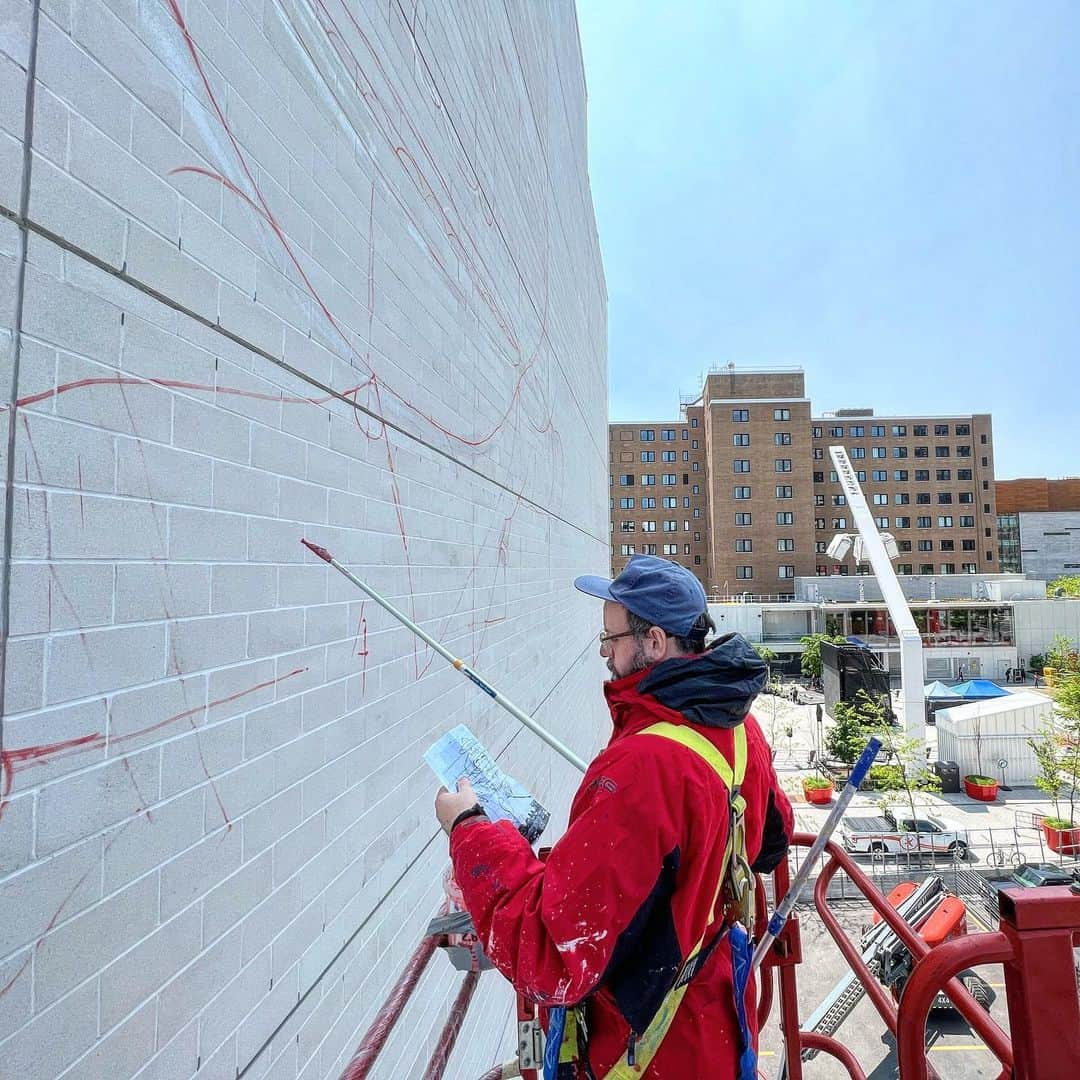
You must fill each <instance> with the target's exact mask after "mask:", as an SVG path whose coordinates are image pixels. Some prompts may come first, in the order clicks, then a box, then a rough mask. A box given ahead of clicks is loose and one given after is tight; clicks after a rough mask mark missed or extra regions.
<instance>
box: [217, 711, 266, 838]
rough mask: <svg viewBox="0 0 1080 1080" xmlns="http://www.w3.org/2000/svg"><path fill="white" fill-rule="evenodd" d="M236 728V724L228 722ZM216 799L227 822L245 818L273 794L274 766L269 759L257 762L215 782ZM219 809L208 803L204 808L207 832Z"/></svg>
mask: <svg viewBox="0 0 1080 1080" xmlns="http://www.w3.org/2000/svg"><path fill="white" fill-rule="evenodd" d="M229 723H230V724H235V725H238V724H239V723H240V721H239V720H230V721H229ZM215 786H216V787H217V791H218V795H219V796H220V798H221V802H222V804H223V805H224V807H225V812H226V814H227V815H228V817H229V820H230V821H237V820H238V819H240V818H241V817H244V816H245V815H246V814H247V813H248V812H249V811H250V810H252V809H253V808H254V807H256V806H259V804H260V803H263V802H265V801H266V800H267V799H269V798H270V797H271V796H272V795H273V794H274V763H273V760H272V759H271V758H269V757H261V758H256V759H255V760H254V761H248V762H245V763H244V764H243V765H240V766H239V767H238V768H235V769H233V770H232V771H231V772H227V773H225V774H223V775H222V776H219V777H217V778H216V779H215ZM219 814H220V808H219V807H217V806H212V805H210V804H209V803H208V804H207V808H206V829H207V831H209V830H210V829H212V828H214V827H215V826H216V825H217V823H218V821H219V820H220V818H219Z"/></svg>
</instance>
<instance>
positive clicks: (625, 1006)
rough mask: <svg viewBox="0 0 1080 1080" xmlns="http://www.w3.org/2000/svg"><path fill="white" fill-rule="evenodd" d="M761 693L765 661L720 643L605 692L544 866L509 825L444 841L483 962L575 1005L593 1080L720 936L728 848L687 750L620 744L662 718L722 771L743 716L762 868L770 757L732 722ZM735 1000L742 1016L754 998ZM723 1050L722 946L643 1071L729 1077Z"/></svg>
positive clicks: (724, 807) (703, 777)
mask: <svg viewBox="0 0 1080 1080" xmlns="http://www.w3.org/2000/svg"><path fill="white" fill-rule="evenodd" d="M763 683H764V665H763V664H762V663H761V661H760V660H759V659H758V658H757V655H756V654H755V653H754V652H753V650H752V649H750V647H749V645H748V644H747V643H746V642H745V641H744V640H743V639H742V638H739V637H736V636H734V635H732V636H729V637H728V638H726V639H721V641H720V642H718V643H717V646H716V647H714V648H712V649H710V650H709V651H707V652H705V653H703V654H701V655H700V656H694V657H687V658H678V659H673V660H667V661H664V662H662V663H660V664H657V665H654V666H653V667H651V668H648V669H646V670H644V671H639V672H635V673H633V674H631V675H627V676H626V677H625V678H622V679H618V680H615V681H612V682H609V683H607V684H605V687H604V693H605V696H606V698H607V701H608V707H609V708H610V710H611V718H612V724H613V729H614V730H613V731H612V735H611V740H610V741H609V743H608V745H607V747H606V748H605V749H604V750H603V751H602V752H601V753H600V754H599V755H598V756H597V757H596V759H595V760H594V761H593V763H592V764H591V765H590V767H589V770H588V772H587V773H586V774H585V779H584V781H583V783H582V785H581V787H580V788H579V789H578V792H577V795H576V796H575V797H574V802H573V805H572V807H571V810H570V824H569V827H568V829H567V831H566V834H565V835H564V836H563V837H562V839H560V840H559V841H558V843H556V844H555V846H554V847H553V848H552V850H551V853H550V855H549V856H548V859H547V862H546V863H544V862H541V861H540V860H539V859H537V858H536V856H535V855H534V854H533V852H532V849H531V848H530V847H529V845H528V843H526V841H525V840H524V839H523V837H521V836H520V835H519V834H518V833H517V832H516V830H515V829H514V828H513V827H512V826H511V825H510V824H509V823H508V822H501V823H499V824H492V823H490V822H486V821H484V820H483V819H478V820H476V821H474V822H471V823H469V824H468V825H464V826H462V827H459V828H457V829H455V830H454V832H453V835H452V837H451V841H450V852H451V857H452V859H453V863H454V876H455V877H456V879H457V881H458V884H459V885H460V887H461V890H462V892H463V894H464V897H465V903H466V907H467V908H468V910H469V913H470V914H471V915H472V918H473V921H474V923H475V924H476V928H477V931H478V933H479V935H480V940H481V941H482V942H483V943H484V945H485V948H486V950H487V954H488V956H489V957H490V958H491V960H492V961H493V962H494V964H495V966H496V967H498V969H499V970H500V971H501V972H502V973H503V974H504V975H505V976H506V977H507V978H508V979H509V980H510V981H511V982H512V983H513V984H514V986H515V987H516V988H517V989H518V990H519V991H521V992H523V993H524V994H525V995H526V996H527V997H528V998H530V999H531V1000H533V1001H537V1002H540V1003H543V1004H550V1005H562V1004H576V1003H579V1002H582V1001H584V1000H585V999H588V1002H587V1017H588V1024H589V1059H590V1063H591V1065H592V1068H593V1070H594V1072H595V1073H596V1076H597V1077H598V1080H602V1078H603V1076H604V1074H605V1072H606V1071H607V1070H608V1069H609V1068H610V1067H611V1066H612V1065H614V1064H615V1063H616V1062H617V1061H618V1060H619V1059H620V1058H621V1057H622V1056H624V1055H625V1054H626V1051H627V1044H628V1041H629V1038H630V1034H631V1030H633V1032H634V1033H635V1035H640V1034H641V1033H642V1032H643V1031H644V1030H645V1028H646V1027H647V1026H648V1024H649V1021H650V1020H651V1019H652V1017H653V1015H654V1014H655V1012H656V1010H657V1009H658V1007H659V1005H660V1002H661V1001H662V1000H663V998H664V996H665V994H666V993H667V991H668V989H669V987H670V986H671V984H672V982H673V981H674V978H675V976H676V974H677V973H678V971H679V968H680V967H681V966H682V963H683V961H684V960H685V959H686V957H687V955H688V954H689V952H690V951H691V950H692V949H693V947H694V945H695V944H696V943H697V942H698V940H699V939H700V938H701V937H702V935H703V933H705V932H706V930H708V931H709V932H710V934H711V933H712V932H715V930H716V929H718V928H719V923H716V924H715V925H713V924H710V922H709V920H710V911H709V907H710V904H711V902H712V899H713V896H714V894H715V891H716V886H717V879H718V876H719V874H720V870H721V860H722V858H723V854H724V849H725V845H726V841H727V834H728V814H729V812H728V793H727V789H726V787H725V786H724V784H723V782H722V781H721V780H720V778H719V777H718V776H717V774H716V773H715V771H714V770H713V769H712V768H711V766H709V765H708V764H707V763H706V762H705V761H704V760H702V759H701V758H700V757H699V756H698V755H697V754H696V753H694V752H693V751H692V750H689V749H687V748H686V747H684V746H682V745H680V744H679V743H676V742H674V741H672V740H669V739H663V738H655V737H651V736H650V737H640V738H634V737H633V736H634V735H635V733H636V732H639V731H641V730H642V729H643V728H646V727H648V726H649V725H651V724H655V723H657V722H659V721H662V720H666V721H668V722H670V723H675V724H682V723H688V722H690V721H693V726H694V727H695V728H696V729H697V730H698V731H700V732H701V733H702V734H704V735H705V736H706V737H707V738H708V739H710V741H712V742H713V743H714V744H715V745H716V746H717V747H718V748H719V749H720V751H721V752H722V753H723V754H724V756H725V757H726V758H727V759H728V761H729V762H730V761H732V760H733V756H734V750H733V737H732V730H731V729H732V728H733V727H734V726H735V725H736V724H737V723H739V722H740V721H741V720H742V718H743V716H744V715H745V721H744V722H745V723H746V726H747V743H748V761H747V767H746V777H745V780H744V783H743V786H742V792H743V795H744V796H745V798H746V803H747V808H746V821H747V849H748V855H749V858H750V861H751V863H752V864H753V865H754V869H755V870H758V871H765V870H771V869H772V867H773V866H775V865H776V863H778V862H779V861H780V859H781V858H783V856H784V854H785V853H786V850H787V842H788V838H789V837H790V835H791V832H792V829H793V820H792V812H791V805H790V803H789V802H788V800H787V797H786V796H785V795H784V793H783V792H782V791H781V790H780V787H779V784H778V783H777V780H776V774H775V773H774V772H773V768H772V763H771V755H770V751H769V746H768V744H767V743H766V741H765V737H764V736H763V735H762V733H761V729H760V728H759V726H758V724H757V722H756V721H755V720H754V718H753V717H752V716H750V715H749V714H747V712H746V710H747V708H748V707H749V704H750V702H751V701H752V700H753V696H754V694H755V693H756V692H757V690H759V689H760V687H761V685H763ZM751 985H752V984H751ZM749 1000H750V1005H751V1007H750V1009H749V1013H750V1015H751V1017H753V1013H754V1009H753V1002H754V1000H755V996H754V994H753V991H751V993H750V996H749ZM751 1023H753V1020H751ZM755 1038H756V1032H755ZM737 1055H738V1026H737V1022H736V1018H735V1008H734V998H733V991H732V982H731V956H730V950H729V948H728V946H727V942H726V941H724V942H722V943H721V945H720V946H719V947H718V948H717V949H716V950H715V951H714V952H713V954H712V955H711V956H710V958H709V959H708V961H707V962H706V964H705V965H704V967H703V968H702V970H701V971H700V972H699V973H698V975H697V976H696V977H695V978H694V980H693V981H692V982H691V984H690V986H689V988H688V990H687V992H686V996H685V998H684V1000H683V1002H682V1006H681V1007H680V1009H679V1011H678V1013H677V1014H676V1017H675V1021H674V1023H673V1025H672V1027H671V1029H670V1031H669V1032H668V1035H667V1037H666V1038H665V1039H664V1041H663V1043H662V1044H661V1046H660V1049H659V1051H658V1053H657V1054H656V1057H655V1058H654V1059H653V1061H652V1064H651V1066H650V1067H649V1068H648V1069H647V1070H645V1071H644V1072H643V1073H642V1075H643V1076H646V1077H668V1078H671V1080H688V1078H691V1077H699V1076H701V1077H704V1076H710V1077H711V1076H715V1077H730V1076H734V1075H735V1070H736V1060H737Z"/></svg>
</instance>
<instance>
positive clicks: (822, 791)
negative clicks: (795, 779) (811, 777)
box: [803, 787, 833, 806]
mask: <svg viewBox="0 0 1080 1080" xmlns="http://www.w3.org/2000/svg"><path fill="white" fill-rule="evenodd" d="M803 794H804V795H805V796H806V801H807V802H808V803H813V804H814V805H816V806H827V805H828V804H829V803H831V802H832V794H833V793H832V788H827V787H825V788H811V787H804V788H803Z"/></svg>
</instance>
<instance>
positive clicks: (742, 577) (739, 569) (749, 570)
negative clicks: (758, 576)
mask: <svg viewBox="0 0 1080 1080" xmlns="http://www.w3.org/2000/svg"><path fill="white" fill-rule="evenodd" d="M753 576H754V568H753V567H752V566H736V567H735V577H736V578H738V580H739V581H749V580H750V579H751V578H752V577H753Z"/></svg>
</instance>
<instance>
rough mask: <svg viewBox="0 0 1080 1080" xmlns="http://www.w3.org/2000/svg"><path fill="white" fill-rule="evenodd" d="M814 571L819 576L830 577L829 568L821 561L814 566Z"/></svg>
mask: <svg viewBox="0 0 1080 1080" xmlns="http://www.w3.org/2000/svg"><path fill="white" fill-rule="evenodd" d="M814 573H815V574H817V576H818V577H828V576H829V568H828V567H827V566H822V565H821V563H818V564H817V566H816V567H815V568H814Z"/></svg>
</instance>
